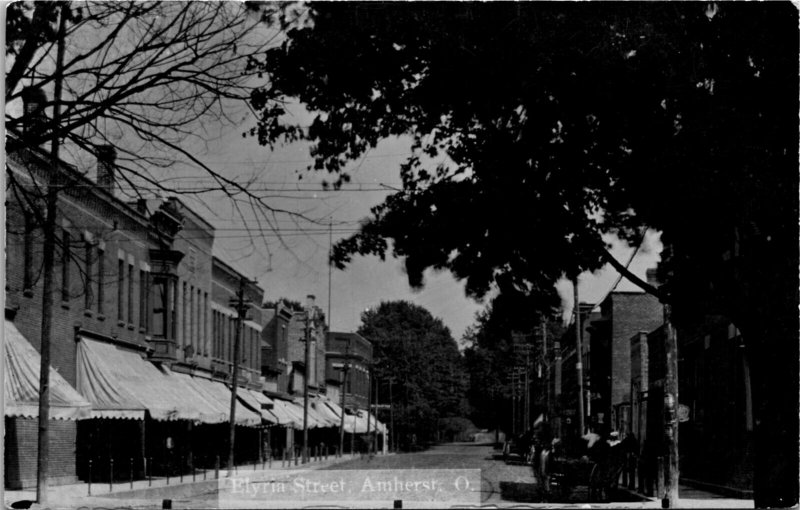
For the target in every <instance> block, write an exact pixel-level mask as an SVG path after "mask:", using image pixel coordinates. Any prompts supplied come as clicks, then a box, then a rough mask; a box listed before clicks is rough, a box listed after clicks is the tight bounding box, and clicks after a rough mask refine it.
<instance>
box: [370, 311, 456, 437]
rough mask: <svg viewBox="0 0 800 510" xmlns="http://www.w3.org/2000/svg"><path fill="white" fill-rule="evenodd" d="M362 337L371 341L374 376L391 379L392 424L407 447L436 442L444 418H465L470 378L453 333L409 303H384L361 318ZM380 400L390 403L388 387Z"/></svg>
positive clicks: (426, 312) (380, 379)
mask: <svg viewBox="0 0 800 510" xmlns="http://www.w3.org/2000/svg"><path fill="white" fill-rule="evenodd" d="M361 322H362V324H361V326H360V327H359V329H358V334H359V335H361V336H363V337H364V338H366V339H368V340H369V341H370V342H372V346H373V360H374V363H375V376H376V377H377V378H378V380H379V381H389V380H391V381H392V384H393V392H392V393H393V394H392V397H393V406H394V407H393V409H394V413H395V416H394V423H395V427H396V429H397V430H398V431H401V432H399V433H398V434H399V435H398V437H399V438H400V439H401V441H402V443H403V444H404V445H408V444H409V443H410V442H411V441H412V439H411V437H412V435H416V438H417V441H418V442H421V443H425V442H429V441H434V440H435V439H436V436H437V430H438V429H439V426H440V423H439V420H440V419H441V418H448V417H458V416H462V414H463V412H464V406H463V397H464V391H465V388H466V374H465V372H464V367H463V360H462V358H461V354H460V353H459V351H458V346H457V345H456V342H455V340H454V339H453V337H452V335H451V334H450V330H449V329H448V328H447V327H446V326H445V325H444V324H443V323H442V321H441V320H440V319H437V318H434V317H433V316H432V315H431V314H430V312H429V311H427V310H426V309H424V308H422V307H419V306H417V305H413V304H411V303H409V302H407V301H386V302H382V303H381V304H380V305H379V306H378V307H376V308H372V309H369V310H367V311H365V312H364V313H362V315H361ZM380 391H381V394H380V401H381V402H389V391H388V386H385V385H382V386H381V390H380Z"/></svg>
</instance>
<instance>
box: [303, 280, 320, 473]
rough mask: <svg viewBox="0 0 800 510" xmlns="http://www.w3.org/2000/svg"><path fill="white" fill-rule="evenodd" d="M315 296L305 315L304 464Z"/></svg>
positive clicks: (310, 297) (312, 297) (311, 299)
mask: <svg viewBox="0 0 800 510" xmlns="http://www.w3.org/2000/svg"><path fill="white" fill-rule="evenodd" d="M314 299H315V298H314V296H313V295H309V296H308V297H307V300H306V317H305V335H304V342H305V344H306V345H305V355H304V360H305V361H304V363H305V370H304V371H303V464H307V463H308V383H309V375H310V373H311V370H315V369H316V367H311V366H310V365H311V331H312V330H313V329H314V321H315V320H316V318H317V313H316V310H317V309H316V307H315V306H314Z"/></svg>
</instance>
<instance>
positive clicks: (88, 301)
mask: <svg viewBox="0 0 800 510" xmlns="http://www.w3.org/2000/svg"><path fill="white" fill-rule="evenodd" d="M83 249H84V257H86V274H85V275H84V278H85V279H86V285H84V290H83V308H84V309H86V310H91V309H92V274H93V272H92V266H93V265H94V261H93V260H92V258H93V257H94V247H93V246H92V243H91V241H88V240H87V241H86V242H85V243H84V245H83Z"/></svg>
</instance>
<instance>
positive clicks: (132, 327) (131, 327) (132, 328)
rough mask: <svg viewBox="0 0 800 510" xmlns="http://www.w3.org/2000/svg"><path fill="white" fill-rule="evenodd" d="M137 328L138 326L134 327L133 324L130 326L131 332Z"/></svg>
mask: <svg viewBox="0 0 800 510" xmlns="http://www.w3.org/2000/svg"><path fill="white" fill-rule="evenodd" d="M135 328H136V326H134V325H133V324H128V329H130V330H131V331H133V330H134V329H135Z"/></svg>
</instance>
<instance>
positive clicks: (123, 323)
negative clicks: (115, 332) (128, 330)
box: [117, 321, 125, 328]
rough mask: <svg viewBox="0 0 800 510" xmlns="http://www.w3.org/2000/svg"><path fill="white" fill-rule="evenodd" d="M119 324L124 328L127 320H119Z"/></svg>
mask: <svg viewBox="0 0 800 510" xmlns="http://www.w3.org/2000/svg"><path fill="white" fill-rule="evenodd" d="M117 326H119V327H121V328H124V327H125V321H117Z"/></svg>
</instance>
